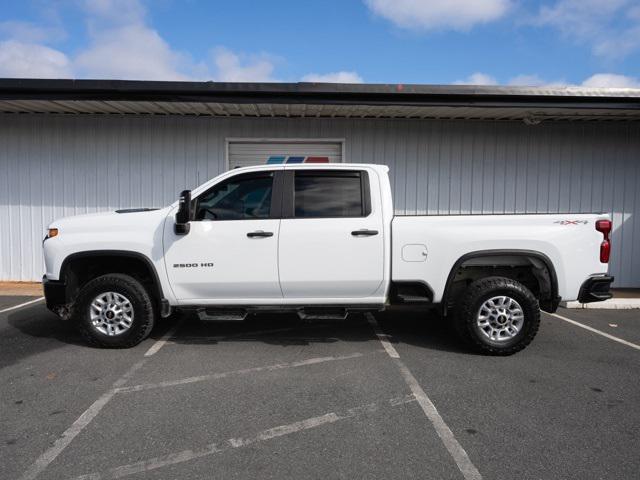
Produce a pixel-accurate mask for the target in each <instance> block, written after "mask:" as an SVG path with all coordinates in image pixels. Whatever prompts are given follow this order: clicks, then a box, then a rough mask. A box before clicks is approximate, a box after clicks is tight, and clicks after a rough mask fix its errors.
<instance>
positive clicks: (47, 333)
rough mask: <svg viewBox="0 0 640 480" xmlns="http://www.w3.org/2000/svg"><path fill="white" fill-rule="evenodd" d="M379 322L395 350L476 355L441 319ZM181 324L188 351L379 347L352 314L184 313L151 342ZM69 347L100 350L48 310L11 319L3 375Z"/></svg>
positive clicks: (4, 339) (0, 331)
mask: <svg viewBox="0 0 640 480" xmlns="http://www.w3.org/2000/svg"><path fill="white" fill-rule="evenodd" d="M376 318H377V320H378V323H379V324H380V327H381V328H382V329H383V331H384V332H385V333H386V334H388V335H390V338H389V340H390V342H391V343H392V344H402V343H406V344H410V345H414V346H419V347H422V348H426V349H430V350H439V351H447V352H455V353H462V354H470V353H472V352H470V350H469V349H467V348H466V347H465V345H463V344H462V343H461V342H460V341H459V340H458V339H457V337H456V336H455V334H454V333H453V331H452V329H451V328H450V327H449V325H448V321H447V320H446V319H442V318H440V317H439V316H438V315H434V314H429V313H427V312H424V311H422V312H420V311H408V310H407V311H404V310H401V309H400V310H398V309H392V310H389V311H385V312H380V313H377V314H376ZM178 321H179V322H182V324H181V326H180V328H179V329H178V331H177V332H176V333H175V334H174V335H173V336H172V337H171V342H172V343H175V344H183V345H215V344H217V343H221V342H230V341H233V342H262V343H265V344H268V345H277V346H281V347H288V346H297V347H300V346H305V345H312V344H318V343H334V342H370V341H377V338H376V336H375V334H374V332H373V329H372V327H371V325H370V324H369V322H368V320H367V318H366V317H365V316H364V315H362V314H350V315H349V316H348V317H347V319H346V320H342V321H335V322H326V321H325V322H315V321H313V322H305V321H302V320H300V319H299V318H298V317H297V315H294V314H260V315H251V316H249V317H248V318H247V319H246V320H244V321H242V322H218V321H214V322H208V321H200V320H199V319H198V318H197V316H195V315H193V314H187V313H183V314H181V315H179V316H177V318H173V317H172V318H170V319H165V320H161V321H159V322H158V324H157V325H156V327H155V328H154V329H153V331H152V333H151V336H150V338H151V339H152V340H157V339H160V338H162V337H163V336H164V335H165V334H166V333H167V332H168V331H169V330H170V329H171V328H173V327H174V325H175V323H176V322H178ZM2 323H5V322H2ZM11 327H12V328H11ZM65 345H73V346H79V347H83V348H97V347H93V346H91V345H88V344H87V343H86V342H85V341H84V340H83V338H82V337H81V336H80V334H79V333H78V332H77V331H76V329H75V327H74V325H73V323H72V322H70V321H64V320H61V319H59V318H58V317H57V316H56V315H54V314H53V313H51V312H49V311H48V310H47V309H46V307H45V306H44V305H35V306H33V307H30V308H26V309H23V310H18V311H16V312H12V313H10V314H8V315H7V319H6V324H4V325H2V324H0V350H2V352H1V353H0V369H2V368H5V367H7V366H9V365H12V364H15V363H17V362H19V361H21V360H23V359H25V358H28V357H30V356H32V355H37V354H39V353H42V352H46V351H49V350H53V349H56V348H61V347H64V346H65ZM138 348H141V349H145V348H148V346H145V345H141V346H139V347H138Z"/></svg>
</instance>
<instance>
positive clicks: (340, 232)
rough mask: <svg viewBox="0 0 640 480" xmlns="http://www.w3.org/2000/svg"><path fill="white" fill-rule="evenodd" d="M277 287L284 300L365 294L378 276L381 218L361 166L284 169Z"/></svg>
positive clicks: (377, 284) (375, 285) (381, 251)
mask: <svg viewBox="0 0 640 480" xmlns="http://www.w3.org/2000/svg"><path fill="white" fill-rule="evenodd" d="M285 173H286V175H285V180H284V186H283V195H284V196H283V205H282V206H283V219H282V221H281V224H280V239H279V248H278V255H279V262H278V265H279V271H280V286H281V288H282V293H283V295H284V297H285V298H286V299H296V298H299V299H303V298H327V299H330V298H335V299H339V298H365V297H371V296H373V295H374V294H376V291H377V290H378V289H379V287H380V286H381V284H382V281H383V277H384V269H383V266H384V242H383V220H382V212H381V210H380V208H379V207H378V206H377V205H375V206H374V207H372V201H371V185H370V176H369V173H368V172H367V171H366V170H345V169H336V170H327V169H318V170H314V169H300V170H285Z"/></svg>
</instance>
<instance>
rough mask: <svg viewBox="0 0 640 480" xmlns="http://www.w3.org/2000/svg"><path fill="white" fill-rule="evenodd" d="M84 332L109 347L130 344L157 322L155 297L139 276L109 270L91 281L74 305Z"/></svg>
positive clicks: (75, 317) (94, 342)
mask: <svg viewBox="0 0 640 480" xmlns="http://www.w3.org/2000/svg"><path fill="white" fill-rule="evenodd" d="M73 319H74V321H75V323H76V325H77V326H78V329H79V330H80V333H81V334H82V336H83V337H84V338H85V339H86V340H87V341H88V342H89V343H91V344H93V345H97V346H100V347H105V348H128V347H133V346H135V345H137V344H139V343H140V342H141V341H142V340H144V339H145V338H147V336H148V335H149V333H151V330H152V328H153V325H154V320H155V313H154V308H153V302H152V300H151V297H150V296H149V294H148V293H147V291H146V289H145V288H144V286H142V284H141V283H140V282H138V281H137V280H136V279H135V278H133V277H130V276H128V275H122V274H108V275H103V276H101V277H98V278H95V279H93V280H91V281H90V282H88V283H87V284H86V285H85V286H84V287H83V288H82V289H81V290H80V294H79V295H78V298H77V299H76V302H75V306H74V313H73Z"/></svg>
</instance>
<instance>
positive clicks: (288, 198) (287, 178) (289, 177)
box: [282, 168, 371, 220]
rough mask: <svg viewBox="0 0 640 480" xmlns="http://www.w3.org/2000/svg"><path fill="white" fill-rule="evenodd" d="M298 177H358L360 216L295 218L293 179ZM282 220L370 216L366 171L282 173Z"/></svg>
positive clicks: (310, 170)
mask: <svg viewBox="0 0 640 480" xmlns="http://www.w3.org/2000/svg"><path fill="white" fill-rule="evenodd" d="M297 175H300V176H314V177H315V176H317V177H323V176H324V177H358V178H359V179H360V199H361V206H362V212H361V214H360V215H348V216H342V215H340V216H335V215H333V216H327V217H296V215H295V194H296V193H295V178H296V176H297ZM282 195H283V197H282V218H286V219H295V220H321V219H325V218H366V217H368V216H369V215H371V189H370V184H369V173H368V172H367V171H366V170H344V169H335V170H329V169H318V170H312V169H306V168H305V169H295V170H294V169H292V170H285V171H284V182H283V186H282Z"/></svg>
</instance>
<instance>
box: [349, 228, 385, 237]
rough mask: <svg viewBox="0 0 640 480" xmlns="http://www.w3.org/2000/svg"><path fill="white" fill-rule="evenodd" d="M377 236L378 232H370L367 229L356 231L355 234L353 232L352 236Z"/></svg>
mask: <svg viewBox="0 0 640 480" xmlns="http://www.w3.org/2000/svg"><path fill="white" fill-rule="evenodd" d="M377 234H378V230H368V229H366V228H363V229H362V230H354V231H353V232H351V235H353V236H354V237H371V236H373V235H377Z"/></svg>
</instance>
